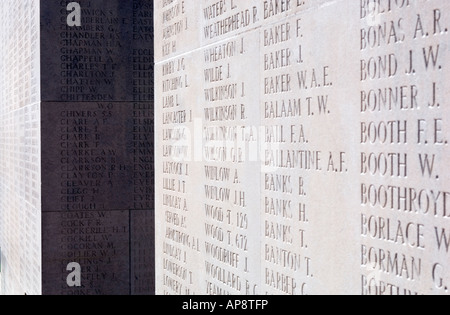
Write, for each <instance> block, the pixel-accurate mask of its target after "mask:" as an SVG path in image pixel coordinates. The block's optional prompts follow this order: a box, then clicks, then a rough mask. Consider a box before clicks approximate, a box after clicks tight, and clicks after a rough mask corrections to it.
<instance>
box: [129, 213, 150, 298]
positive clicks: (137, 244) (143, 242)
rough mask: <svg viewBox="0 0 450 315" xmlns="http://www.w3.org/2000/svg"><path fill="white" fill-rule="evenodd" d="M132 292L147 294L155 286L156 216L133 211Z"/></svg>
mask: <svg viewBox="0 0 450 315" xmlns="http://www.w3.org/2000/svg"><path fill="white" fill-rule="evenodd" d="M130 223H131V225H130V226H131V231H132V233H131V294H135V295H146V294H149V292H152V291H153V288H154V287H155V266H154V265H155V263H154V262H155V245H154V242H153V241H152V240H153V235H154V234H155V216H154V215H153V214H152V212H151V211H131V222H130Z"/></svg>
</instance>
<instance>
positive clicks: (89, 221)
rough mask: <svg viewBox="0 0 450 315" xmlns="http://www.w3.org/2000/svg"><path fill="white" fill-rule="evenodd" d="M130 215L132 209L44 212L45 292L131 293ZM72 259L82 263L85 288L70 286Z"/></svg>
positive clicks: (74, 293)
mask: <svg viewBox="0 0 450 315" xmlns="http://www.w3.org/2000/svg"><path fill="white" fill-rule="evenodd" d="M129 218H130V211H90V212H85V211H72V212H44V213H43V215H42V223H43V225H44V226H46V227H48V228H46V229H44V231H43V235H42V241H43V243H42V253H43V257H44V260H43V265H42V268H43V270H42V276H43V277H42V279H43V294H45V295H109V294H113V295H115V294H120V295H125V294H129V293H130V288H131V286H130V278H129V275H130V250H129V243H130V228H129ZM50 227H51V228H50ZM72 262H76V263H78V264H80V266H81V274H80V275H81V287H69V286H68V285H67V277H68V276H69V274H70V271H67V265H68V264H69V263H72Z"/></svg>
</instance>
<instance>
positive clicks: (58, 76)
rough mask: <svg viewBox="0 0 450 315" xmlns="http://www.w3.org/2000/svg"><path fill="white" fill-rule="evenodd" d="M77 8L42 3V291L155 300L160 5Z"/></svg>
mask: <svg viewBox="0 0 450 315" xmlns="http://www.w3.org/2000/svg"><path fill="white" fill-rule="evenodd" d="M69 2H70V1H60V2H58V3H57V4H55V3H52V2H51V1H42V2H41V54H42V57H41V69H42V70H41V71H42V77H41V82H42V91H41V97H42V209H43V210H42V212H43V214H42V230H43V231H42V233H43V240H42V246H43V256H42V260H43V271H42V276H43V293H44V294H71V295H72V294H73V295H75V294H76V295H78V294H79V295H85V294H152V293H154V262H153V261H154V250H153V246H154V236H153V235H154V193H153V182H154V174H153V173H154V171H153V165H154V163H153V151H154V147H153V1H150V0H133V1H87V0H80V1H77V3H78V4H79V8H78V9H79V11H77V7H72V10H73V12H72V13H73V14H72V13H71V11H67V10H66V7H67V5H68V4H69ZM77 12H78V13H80V15H79V17H76V16H75V15H76V14H75V13H77ZM71 14H72V15H73V16H71ZM68 18H69V20H70V21H72V22H73V23H69V25H68V24H67V19H68ZM78 18H79V21H78V22H79V23H77V19H78ZM72 262H74V263H77V264H79V265H80V267H81V273H80V274H81V286H73V287H70V286H68V285H67V283H66V278H67V276H68V274H69V272H68V271H67V270H66V267H67V266H68V265H69V264H70V263H72Z"/></svg>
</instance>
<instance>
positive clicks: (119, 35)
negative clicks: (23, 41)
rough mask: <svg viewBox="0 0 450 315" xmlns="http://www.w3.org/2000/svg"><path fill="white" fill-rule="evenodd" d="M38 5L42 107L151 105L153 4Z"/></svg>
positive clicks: (97, 0)
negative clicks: (73, 14) (76, 19)
mask: <svg viewBox="0 0 450 315" xmlns="http://www.w3.org/2000/svg"><path fill="white" fill-rule="evenodd" d="M70 2H72V1H69V0H66V1H64V0H63V1H57V2H55V1H41V55H42V69H41V82H42V90H41V95H42V101H44V102H45V101H62V102H96V101H104V102H109V101H149V100H153V1H152V0H128V1H119V0H114V1H111V0H79V1H77V2H78V3H79V4H80V6H81V26H79V27H78V26H74V27H70V26H68V25H67V17H68V15H69V14H70V11H67V10H66V7H67V4H68V3H70Z"/></svg>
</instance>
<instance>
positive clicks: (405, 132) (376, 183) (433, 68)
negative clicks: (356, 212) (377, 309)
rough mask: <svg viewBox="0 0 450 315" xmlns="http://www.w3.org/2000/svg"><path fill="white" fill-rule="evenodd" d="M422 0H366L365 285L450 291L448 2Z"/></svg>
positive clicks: (380, 290) (366, 288) (393, 290)
mask: <svg viewBox="0 0 450 315" xmlns="http://www.w3.org/2000/svg"><path fill="white" fill-rule="evenodd" d="M420 3H421V5H420V6H415V5H413V4H412V3H410V2H409V1H398V2H395V3H390V4H389V5H388V4H387V3H386V4H380V5H377V6H369V5H368V3H367V2H366V1H362V2H361V4H360V19H361V30H360V39H361V41H360V43H361V47H360V49H361V56H362V58H361V63H360V65H361V67H360V73H361V83H362V85H361V86H362V89H361V91H360V95H361V127H360V131H361V175H362V176H361V179H362V183H361V204H362V206H363V208H362V212H361V236H362V245H361V267H362V269H361V271H362V275H361V277H362V279H361V283H362V288H361V291H362V294H377V295H378V294H379V295H383V294H389V295H398V294H405V295H406V294H408V295H409V294H426V293H429V291H428V290H429V289H430V288H432V289H433V290H434V292H437V293H448V285H449V284H450V283H449V280H450V279H449V278H448V275H449V274H448V270H445V268H444V267H443V266H444V265H445V261H448V249H449V246H448V244H449V239H450V236H449V234H448V229H446V228H445V226H446V225H448V220H449V219H450V213H449V209H448V205H447V198H448V197H449V192H448V191H447V189H446V188H448V183H449V181H448V177H446V176H445V175H444V174H442V172H443V171H444V170H445V168H446V165H445V162H444V161H445V155H446V154H447V155H448V130H446V128H445V125H446V123H448V122H447V121H446V119H445V116H446V115H448V111H446V110H445V109H444V108H445V105H446V104H445V102H446V101H445V100H444V99H443V97H442V91H444V90H445V87H444V85H445V84H446V83H447V82H445V79H443V80H439V78H445V74H444V73H448V71H449V70H448V69H447V68H448V64H447V63H448V60H449V59H448V55H446V54H445V52H444V50H443V44H442V43H443V42H444V41H448V28H447V27H448V26H449V25H448V23H449V19H448V15H447V14H445V13H444V12H445V10H446V9H447V10H448V7H446V5H444V4H443V3H442V2H439V1H427V2H424V1H421V2H420ZM394 48H395V49H394ZM447 76H448V75H447ZM387 117H389V118H387ZM431 257H434V258H433V259H430V258H431Z"/></svg>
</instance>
